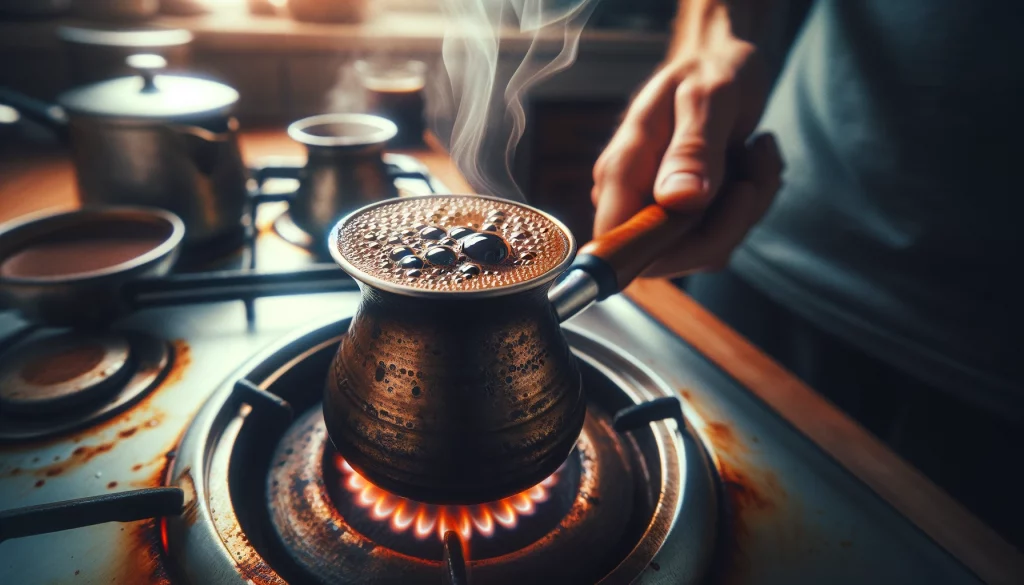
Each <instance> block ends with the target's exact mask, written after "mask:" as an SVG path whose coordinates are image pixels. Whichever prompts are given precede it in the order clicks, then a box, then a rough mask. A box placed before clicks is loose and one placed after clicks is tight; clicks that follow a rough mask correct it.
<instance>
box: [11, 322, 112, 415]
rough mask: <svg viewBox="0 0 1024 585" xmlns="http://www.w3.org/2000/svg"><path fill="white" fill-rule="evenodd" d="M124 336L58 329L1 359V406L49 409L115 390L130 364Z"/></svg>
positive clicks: (34, 411)
mask: <svg viewBox="0 0 1024 585" xmlns="http://www.w3.org/2000/svg"><path fill="white" fill-rule="evenodd" d="M129 358H130V345H129V343H128V340H127V339H125V337H124V336H123V335H120V334H117V333H113V332H104V333H92V334H85V333H59V334H56V335H48V336H45V337H40V338H36V339H34V340H32V341H30V342H28V343H26V344H24V345H22V346H20V347H16V348H15V349H14V350H12V352H11V354H10V355H8V356H5V357H4V359H3V360H2V362H0V408H3V409H4V410H7V411H10V412H19V413H25V414H45V413H51V412H56V411H61V410H66V409H67V408H69V407H72V406H78V405H81V404H84V403H88V402H93V401H95V400H99V399H102V398H104V397H106V396H107V395H109V394H112V393H113V392H115V391H116V390H117V389H118V388H119V387H120V386H121V383H122V382H123V381H124V378H125V376H127V375H128V374H129V373H130V370H131V369H132V368H130V367H128V362H129Z"/></svg>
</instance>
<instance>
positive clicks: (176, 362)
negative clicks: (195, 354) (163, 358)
mask: <svg viewBox="0 0 1024 585" xmlns="http://www.w3.org/2000/svg"><path fill="white" fill-rule="evenodd" d="M171 348H172V350H173V351H172V354H173V360H172V362H171V369H170V370H168V372H167V375H166V376H164V381H163V382H161V383H160V388H157V390H160V389H161V388H164V387H166V386H169V385H171V384H175V383H177V382H179V381H181V378H182V377H183V376H184V375H185V370H186V369H188V367H189V365H191V364H192V348H191V347H189V345H188V343H186V342H185V340H184V339H175V340H174V341H172V342H171Z"/></svg>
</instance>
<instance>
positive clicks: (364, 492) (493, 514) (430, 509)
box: [278, 448, 579, 557]
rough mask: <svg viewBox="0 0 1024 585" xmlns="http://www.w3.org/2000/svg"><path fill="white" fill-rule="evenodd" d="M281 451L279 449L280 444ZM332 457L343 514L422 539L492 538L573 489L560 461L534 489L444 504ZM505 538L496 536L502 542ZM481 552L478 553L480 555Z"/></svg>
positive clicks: (572, 462)
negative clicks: (399, 490)
mask: <svg viewBox="0 0 1024 585" xmlns="http://www.w3.org/2000/svg"><path fill="white" fill-rule="evenodd" d="M278 451H279V452H280V448H279V449H278ZM332 459H333V463H334V469H335V470H337V471H340V472H341V475H340V477H339V478H338V479H339V482H340V484H341V485H342V486H343V487H344V489H345V490H346V491H347V492H348V494H345V493H344V492H343V491H342V490H338V489H337V483H339V482H333V481H330V480H328V481H327V482H326V483H327V489H328V490H329V491H333V492H337V495H335V496H334V498H332V499H334V501H335V506H336V507H337V506H338V505H339V504H340V505H341V506H343V507H346V508H347V509H348V513H347V514H344V516H345V517H348V518H351V519H353V522H358V524H356V525H357V526H358V525H359V524H363V525H365V526H368V527H369V529H368V530H365V531H364V532H371V531H372V532H376V531H379V530H383V528H384V525H387V526H389V527H390V530H391V531H393V532H395V533H405V532H408V534H409V535H410V536H415V538H416V539H418V540H424V539H429V538H430V537H431V535H436V536H437V538H438V540H440V539H443V538H444V535H445V534H446V533H447V532H448V531H449V530H455V531H456V532H458V533H459V535H460V536H461V537H462V538H463V539H465V540H467V541H468V540H470V539H471V538H472V537H473V536H474V535H476V536H478V537H483V538H490V537H492V536H494V534H495V532H497V533H499V534H501V533H502V531H503V529H507V530H509V531H512V530H515V529H516V528H517V526H519V525H520V524H521V523H523V522H524V521H527V520H526V519H527V518H529V517H531V516H533V515H534V513H535V512H536V511H537V509H538V507H540V506H541V505H542V504H544V503H546V502H547V501H548V500H550V499H551V497H552V490H553V489H555V488H557V490H558V492H557V495H559V496H561V495H563V494H564V493H569V492H571V491H572V490H573V489H574V484H573V483H572V482H571V481H568V478H567V477H566V474H567V472H566V469H565V468H566V466H567V465H562V466H561V467H560V468H559V469H558V471H556V472H555V473H552V474H551V475H549V476H548V477H547V479H545V480H544V481H542V482H540V483H538V484H537V485H535V486H533V487H532V488H530V489H528V490H526V491H523V492H520V493H518V494H515V495H513V496H510V497H508V498H503V499H501V500H499V501H497V502H488V503H485V504H476V505H471V506H458V505H454V506H445V505H438V504H430V503H424V502H416V501H413V500H410V499H408V498H403V497H402V496H398V495H395V494H392V493H390V492H387V491H385V490H383V489H381V488H380V487H377V486H375V485H373V483H371V482H370V481H369V480H368V479H366V478H365V477H363V476H362V475H361V474H360V473H359V472H358V471H356V470H355V469H353V468H352V466H351V465H349V464H348V462H347V461H345V458H344V457H342V456H341V455H338V454H335V455H334V457H333V458H332ZM566 464H568V465H569V466H571V467H578V466H579V457H575V456H574V457H571V458H570V459H569V460H568V461H566ZM325 474H329V475H330V477H331V479H333V472H332V471H331V470H328V471H325ZM332 488H333V490H332ZM563 500H564V497H562V498H557V499H556V500H555V501H563ZM352 504H355V505H356V506H358V507H360V508H363V509H364V510H366V514H365V515H366V516H367V517H369V518H370V519H371V522H369V523H366V522H364V521H361V520H355V519H356V518H357V517H359V516H361V515H360V514H359V511H358V510H356V509H355V508H352ZM547 515H548V517H558V516H555V515H552V514H551V513H550V512H548V513H547ZM374 522H375V523H374ZM524 532H531V531H529V530H523V529H520V530H519V533H520V534H522V533H524ZM505 538H506V537H503V536H499V537H498V539H499V540H502V539H505ZM479 556H480V555H479V554H477V557H479Z"/></svg>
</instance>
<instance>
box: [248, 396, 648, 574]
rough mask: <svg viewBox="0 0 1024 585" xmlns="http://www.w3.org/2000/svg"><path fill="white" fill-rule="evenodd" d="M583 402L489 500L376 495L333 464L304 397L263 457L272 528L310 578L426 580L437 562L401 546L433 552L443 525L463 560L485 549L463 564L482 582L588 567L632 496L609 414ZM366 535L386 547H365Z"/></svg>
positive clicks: (609, 540) (611, 544) (620, 523)
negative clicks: (542, 472)
mask: <svg viewBox="0 0 1024 585" xmlns="http://www.w3.org/2000/svg"><path fill="white" fill-rule="evenodd" d="M589 414H590V417H589V419H588V423H587V424H586V425H585V426H584V430H583V433H582V435H581V436H580V439H579V441H578V443H577V448H576V450H575V451H574V452H573V454H572V455H571V456H570V457H569V459H568V460H567V461H566V463H565V464H564V465H563V466H562V467H561V468H560V470H559V471H558V472H556V474H555V475H554V476H552V477H551V478H549V479H548V480H545V482H542V484H541V485H538V486H535V487H534V488H532V489H531V490H527V491H526V492H523V493H521V494H517V495H515V496H512V497H509V498H505V499H503V500H500V501H497V502H492V503H489V504H482V505H474V506H455V505H447V506H437V505H430V504H423V503H419V502H412V501H410V500H405V499H404V498H398V497H396V496H385V492H383V491H382V490H380V489H379V488H376V487H375V486H372V485H371V484H369V483H368V482H366V480H365V479H362V478H361V477H360V476H359V475H357V474H355V472H354V471H346V470H345V466H344V465H341V466H340V469H339V465H337V464H336V463H335V461H336V459H338V455H337V454H336V453H335V452H334V450H333V449H332V448H331V447H330V442H329V441H328V439H327V429H326V428H325V427H324V422H323V415H322V413H321V410H320V408H319V407H318V406H317V407H314V408H312V409H310V410H309V412H307V413H306V414H305V415H303V416H302V417H301V418H300V420H299V421H298V422H297V423H296V424H294V425H293V426H292V427H291V429H289V431H288V432H287V433H286V434H285V436H284V438H283V439H282V441H281V443H280V444H279V445H278V448H277V452H276V453H275V455H274V458H273V461H272V463H271V466H270V475H269V477H268V481H267V493H268V498H269V502H270V518H271V522H272V524H273V529H274V531H275V533H276V534H277V536H278V538H279V540H280V542H281V544H282V547H283V549H284V550H285V551H286V552H287V554H288V555H289V556H290V557H291V558H292V560H294V561H295V563H296V564H298V565H299V566H300V567H301V568H302V569H303V572H304V573H306V574H307V575H308V576H309V578H310V579H312V580H313V582H315V583H324V584H328V583H352V582H361V581H359V580H353V576H352V575H351V573H350V567H352V566H353V565H358V566H361V567H363V569H362V570H363V576H364V577H365V576H367V575H373V579H372V581H373V582H375V583H403V582H405V583H408V582H410V580H411V581H412V582H431V581H432V580H436V578H437V575H438V569H437V567H436V566H433V564H431V563H409V557H413V558H418V559H422V560H424V561H434V562H437V561H438V560H440V558H441V554H442V552H443V547H442V543H441V539H442V537H443V535H444V534H445V533H446V532H447V531H448V530H454V531H456V532H458V533H460V534H461V536H462V538H463V540H464V542H466V543H467V544H468V546H469V550H470V557H471V559H472V561H473V562H477V563H480V562H481V561H488V562H487V563H486V565H485V566H484V565H480V566H476V567H474V571H475V572H474V574H475V575H476V576H477V577H478V578H479V579H480V580H481V582H482V583H525V582H529V581H530V580H531V577H532V576H534V575H537V574H538V573H539V572H542V571H543V572H545V573H546V574H547V575H548V576H549V577H551V578H552V579H553V580H554V582H560V583H564V582H570V581H571V580H572V579H576V578H579V577H581V576H583V575H587V574H588V573H589V572H590V571H592V570H594V569H595V568H600V564H599V563H598V564H597V567H595V563H594V561H593V559H594V558H605V555H608V554H611V553H613V552H614V550H615V549H616V545H617V544H618V541H619V537H620V535H621V534H622V533H623V531H624V530H625V529H626V525H627V522H628V520H629V517H630V514H631V512H632V508H633V486H632V484H631V483H629V482H624V481H621V478H623V477H629V474H630V471H629V461H628V459H627V455H626V454H625V453H624V452H623V451H622V450H621V446H620V445H619V440H618V438H617V436H616V433H615V431H614V430H613V429H612V426H611V421H609V420H608V419H607V417H605V416H603V415H602V414H601V413H600V412H598V411H597V410H591V412H590V413H589ZM348 469H349V470H351V468H348ZM353 478H358V479H357V480H356V482H355V485H350V484H351V483H352V480H353ZM544 483H547V486H545V485H543V484H544ZM354 488H360V489H359V491H358V493H353V491H354ZM531 492H532V493H533V496H531ZM368 508H369V509H368ZM382 518H383V519H384V521H381V519H382ZM377 547H379V548H380V549H382V550H383V549H386V550H388V551H391V554H381V552H380V551H378V553H377V554H368V551H371V550H375V549H376V548H377ZM325 559H330V562H325ZM597 576H599V575H592V577H594V578H595V579H596V577H597Z"/></svg>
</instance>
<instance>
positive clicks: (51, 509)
mask: <svg viewBox="0 0 1024 585" xmlns="http://www.w3.org/2000/svg"><path fill="white" fill-rule="evenodd" d="M184 505H185V492H184V491H183V490H182V489H181V488H176V487H158V488H145V489H141V490H132V491H126V492H118V493H115V494H103V495H100V496H92V497H88V498H77V499H74V500H64V501H61V502H52V503H50V504H41V505H38V506H27V507H25V508H15V509H13V510H4V511H3V512H0V543H2V542H3V541H5V540H8V539H11V538H21V537H24V536H33V535H36V534H46V533H50V532H58V531H61V530H69V529H71V528H81V527H83V526H92V525H93V524H103V523H105V522H134V521H136V520H145V519H147V518H159V517H163V516H177V515H178V514H181V512H182V510H183V508H184Z"/></svg>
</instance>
